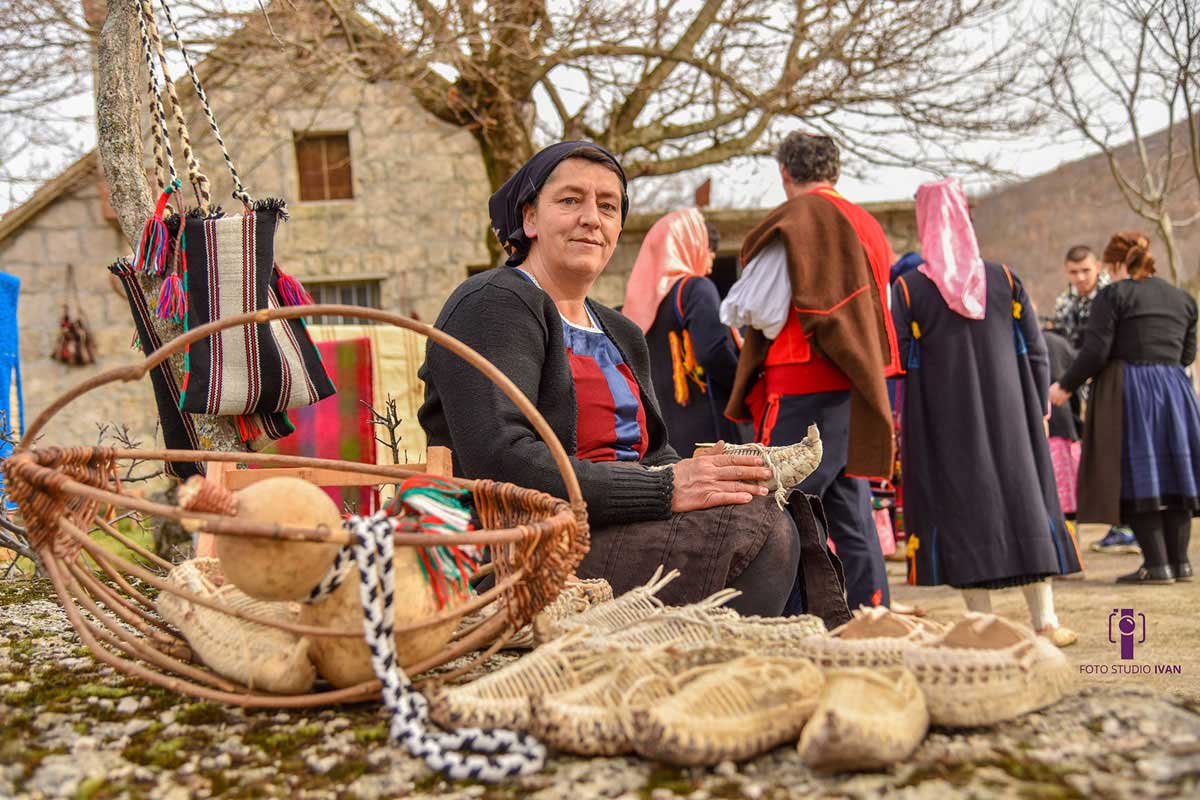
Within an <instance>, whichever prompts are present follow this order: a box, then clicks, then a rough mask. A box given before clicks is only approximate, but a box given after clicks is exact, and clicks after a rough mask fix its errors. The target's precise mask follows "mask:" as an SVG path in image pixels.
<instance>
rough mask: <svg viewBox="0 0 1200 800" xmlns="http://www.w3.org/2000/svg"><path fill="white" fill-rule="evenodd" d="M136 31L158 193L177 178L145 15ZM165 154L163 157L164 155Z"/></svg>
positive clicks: (140, 15)
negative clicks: (151, 116) (150, 110)
mask: <svg viewBox="0 0 1200 800" xmlns="http://www.w3.org/2000/svg"><path fill="white" fill-rule="evenodd" d="M137 17H138V29H139V30H140V32H141V35H142V55H143V56H144V57H145V59H146V74H147V84H148V85H147V93H148V94H149V95H150V98H151V100H152V101H153V105H154V112H155V114H156V120H157V123H158V124H157V125H151V129H152V130H153V131H154V171H155V177H156V178H157V179H158V189H159V191H160V192H161V191H164V190H165V189H166V188H167V186H168V185H170V186H173V185H174V184H175V183H176V182H177V181H178V180H179V176H178V174H177V173H176V172H175V156H174V154H173V153H172V152H171V131H170V129H169V128H168V127H167V114H166V112H165V111H164V110H163V104H162V96H161V95H160V94H159V90H158V80H157V76H156V74H155V67H154V54H153V52H152V50H151V47H150V33H149V30H148V28H147V26H146V17H145V14H143V13H139V14H138V15H137ZM164 154H165V155H164ZM166 169H169V170H170V175H171V179H170V181H168V180H167V176H166V173H165V172H164V170H166Z"/></svg>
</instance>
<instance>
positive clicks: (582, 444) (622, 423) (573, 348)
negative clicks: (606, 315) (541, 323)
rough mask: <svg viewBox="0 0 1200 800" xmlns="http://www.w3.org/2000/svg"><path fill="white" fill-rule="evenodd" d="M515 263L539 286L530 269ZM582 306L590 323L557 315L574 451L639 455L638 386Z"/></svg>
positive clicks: (593, 456) (584, 455) (615, 457)
mask: <svg viewBox="0 0 1200 800" xmlns="http://www.w3.org/2000/svg"><path fill="white" fill-rule="evenodd" d="M516 269H517V273H518V274H519V275H520V276H521V277H523V278H525V279H526V280H527V281H529V282H530V283H532V284H533V285H534V286H537V287H538V288H539V289H540V288H541V286H540V285H539V284H538V282H537V281H536V280H535V279H534V277H533V276H532V275H530V274H529V273H528V272H526V271H525V270H523V269H520V268H516ZM585 308H586V306H585ZM587 312H588V319H589V320H590V321H591V323H592V327H590V328H584V327H581V326H579V325H572V324H571V323H570V322H567V320H566V319H565V318H564V319H563V321H562V327H563V345H564V347H566V350H567V360H568V362H570V364H571V377H572V378H573V379H574V381H575V457H576V458H580V459H583V460H585V461H640V460H641V459H642V456H644V455H645V454H646V448H647V446H648V442H649V439H648V437H647V434H646V409H645V408H644V407H643V406H642V393H641V389H640V388H639V387H638V382H637V379H636V378H634V377H633V372H632V371H631V370H630V369H629V365H627V364H626V363H625V359H624V357H622V356H621V351H620V350H618V349H617V346H616V345H615V344H613V341H612V339H609V338H608V334H606V333H605V332H604V331H603V330H601V329H600V325H599V323H598V322H597V321H596V318H595V317H594V316H593V315H592V312H591V309H587Z"/></svg>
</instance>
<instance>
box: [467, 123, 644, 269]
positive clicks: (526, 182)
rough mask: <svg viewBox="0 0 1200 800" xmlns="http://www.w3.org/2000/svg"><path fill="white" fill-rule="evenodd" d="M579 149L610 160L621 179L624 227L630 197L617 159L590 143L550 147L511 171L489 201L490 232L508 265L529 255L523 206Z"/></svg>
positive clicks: (622, 220)
mask: <svg viewBox="0 0 1200 800" xmlns="http://www.w3.org/2000/svg"><path fill="white" fill-rule="evenodd" d="M582 148H588V149H590V150H595V151H596V152H597V153H600V154H601V155H603V156H605V157H606V158H607V159H608V160H610V161H612V163H613V166H615V167H616V168H617V173H618V174H619V175H620V176H621V224H622V225H624V224H625V217H626V216H628V214H629V196H628V194H627V193H626V187H627V185H628V183H627V181H626V179H625V170H623V169H621V164H620V162H618V161H617V157H616V156H614V155H613V154H612V153H610V152H609V151H607V150H605V149H604V148H603V147H601V146H600V145H598V144H593V143H592V142H559V143H558V144H552V145H550V146H549V147H547V148H546V149H545V150H542V151H541V152H540V153H538V154H537V155H535V156H534V157H533V158H531V159H529V160H528V161H526V162H525V165H524V166H522V167H521V168H520V169H519V170H517V171H516V172H514V173H513V175H512V177H511V178H509V179H508V180H506V181H505V182H504V185H503V186H501V187H500V188H499V189H497V190H496V193H495V194H494V195H492V198H491V199H490V200H488V213H489V214H491V217H492V230H493V231H495V233H496V238H497V239H499V240H500V245H501V246H502V247H503V248H504V252H506V253H508V260H507V261H506V262H505V264H507V265H508V266H510V267H515V266H517V265H519V264H520V263H521V262H522V261H524V260H525V256H527V255H528V254H529V246H530V244H531V242H530V241H529V239H528V237H526V236H525V217H524V214H523V212H522V210H523V209H524V208H525V205H526V204H527V203H530V202H532V201H533V199H534V198H535V197H537V194H538V192H540V191H541V190H542V186H544V185H545V183H546V179H547V178H549V177H550V173H552V172H554V168H555V167H557V166H558V165H559V164H560V163H562V161H563V159H565V158H566V157H567V156H569V155H571V154H572V153H574V152H575V151H576V150H579V149H582Z"/></svg>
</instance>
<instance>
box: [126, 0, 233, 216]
mask: <svg viewBox="0 0 1200 800" xmlns="http://www.w3.org/2000/svg"><path fill="white" fill-rule="evenodd" d="M143 2H148V0H143ZM159 4H160V5H161V6H162V9H163V13H164V14H165V15H166V17H167V24H168V25H170V26H171V34H172V35H173V36H174V37H175V42H176V44H177V45H178V46H179V52H180V54H182V55H183V63H184V64H185V65H186V66H187V71H188V75H189V76H191V79H192V86H194V87H195V89H196V95H197V96H198V97H199V98H200V104H201V105H202V106H203V107H204V115H205V117H207V118H208V124H209V127H211V128H212V132H213V136H215V137H216V139H217V145H218V146H219V147H220V148H221V155H222V156H223V157H224V159H225V166H226V167H228V168H229V174H230V176H231V177H232V178H233V196H234V198H236V199H237V200H240V201H241V202H242V205H244V206H245V207H246V208H247V209H249V208H250V206H251V204H252V203H253V202H254V201H253V198H251V197H250V194H249V192H247V191H246V187H245V186H243V185H242V179H241V176H239V175H238V171H237V169H235V168H234V166H233V158H232V157H231V156H230V155H229V149H228V148H227V147H226V146H225V140H224V139H223V138H222V137H221V130H220V128H218V127H217V118H216V116H215V115H214V114H213V110H212V105H211V104H210V103H209V101H208V95H207V94H206V93H205V91H204V86H203V85H202V84H201V83H200V76H199V75H197V74H196V68H195V67H194V66H193V65H192V59H191V57H190V56H189V55H188V51H187V48H186V47H185V46H184V44H183V37H182V36H180V34H179V28H178V27H176V25H175V18H174V16H172V14H171V9H170V7H169V6H168V5H167V3H166V0H159Z"/></svg>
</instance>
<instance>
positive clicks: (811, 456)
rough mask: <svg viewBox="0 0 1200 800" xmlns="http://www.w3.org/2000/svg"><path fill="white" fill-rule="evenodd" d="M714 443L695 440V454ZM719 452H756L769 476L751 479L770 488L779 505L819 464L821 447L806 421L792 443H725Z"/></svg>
mask: <svg viewBox="0 0 1200 800" xmlns="http://www.w3.org/2000/svg"><path fill="white" fill-rule="evenodd" d="M714 446H715V443H712V442H706V443H703V444H697V445H696V454H700V453H703V451H704V450H706V449H708V448H710V447H714ZM723 452H724V453H725V454H726V455H746V456H760V457H761V458H762V460H763V463H764V464H766V466H767V468H768V469H770V470H771V478H770V479H769V480H766V481H754V483H759V484H763V485H765V486H766V487H767V489H768V490H770V491H773V492H774V493H775V502H776V503H777V504H778V505H779V507H780V508H783V506H784V504H785V503H786V502H787V498H788V495H789V494H791V493H792V491H794V490H795V488H796V487H797V486H799V485H800V483H801V482H802V481H803V480H804V479H805V478H807V477H808V476H809V475H811V474H812V473H813V472H815V471H816V469H817V467H819V466H820V465H821V457H822V455H823V454H824V449H823V445H822V444H821V432H820V431H819V430H817V426H816V425H809V426H808V434H807V435H806V436H805V437H804V438H803V439H801V440H800V441H798V442H796V443H795V444H789V445H783V446H780V447H767V446H765V445H761V444H755V443H753V442H751V443H749V444H735V445H731V444H728V443H727V444H726V445H725V449H724V451H723Z"/></svg>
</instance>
